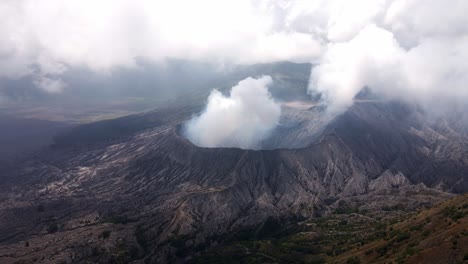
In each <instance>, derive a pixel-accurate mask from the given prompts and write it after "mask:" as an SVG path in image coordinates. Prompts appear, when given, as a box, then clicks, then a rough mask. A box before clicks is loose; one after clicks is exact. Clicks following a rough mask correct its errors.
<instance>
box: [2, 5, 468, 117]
mask: <svg viewBox="0 0 468 264" xmlns="http://www.w3.org/2000/svg"><path fill="white" fill-rule="evenodd" d="M466 10H468V1H466V0H450V1H447V0H355V1H349V0H306V1H301V0H297V1H289V0H288V1H286V0H258V1H254V0H236V1H222V0H199V1H189V0H171V1H167V0H166V1H159V0H142V1H131V0H100V1H91V0H66V1H65V0H41V1H37V0H2V1H0V38H1V41H0V79H2V78H3V79H13V80H14V79H19V78H24V77H28V78H31V80H32V83H33V85H34V86H35V87H36V88H37V89H39V90H41V91H44V92H46V93H52V94H54V93H56V94H59V93H61V92H63V91H64V89H67V83H66V81H64V79H63V78H62V76H63V75H64V74H66V73H67V71H69V70H70V69H73V68H86V69H89V70H90V71H92V72H94V73H97V74H102V75H105V74H108V73H109V72H111V71H112V70H113V69H115V68H119V69H122V68H124V69H125V68H128V69H132V68H135V67H138V63H137V61H138V60H139V59H144V60H147V61H152V62H156V63H164V61H165V60H167V59H168V58H175V59H184V60H194V61H203V62H210V63H214V64H219V65H224V64H255V63H268V62H275V61H284V60H289V61H293V62H310V63H312V64H313V65H314V67H313V68H312V71H311V75H310V80H309V87H308V92H309V93H310V94H321V95H322V96H321V98H322V100H323V102H324V103H325V104H326V105H327V109H328V110H329V111H330V112H332V113H340V112H342V111H344V110H346V109H347V108H348V107H349V106H351V105H352V103H353V98H354V96H355V95H356V94H357V93H358V92H359V91H360V90H361V89H362V87H364V86H367V87H369V88H370V89H371V90H373V91H374V92H375V93H377V94H381V95H384V96H387V97H389V98H396V99H402V100H407V101H411V102H416V103H419V104H421V105H424V106H427V107H432V108H440V107H443V106H447V105H452V106H453V105H455V106H462V107H463V105H465V104H466V102H467V101H468V88H467V87H466V84H467V83H468V82H467V81H468V16H467V15H466ZM252 77H255V76H252ZM97 89H98V88H97ZM0 99H1V98H0Z"/></svg>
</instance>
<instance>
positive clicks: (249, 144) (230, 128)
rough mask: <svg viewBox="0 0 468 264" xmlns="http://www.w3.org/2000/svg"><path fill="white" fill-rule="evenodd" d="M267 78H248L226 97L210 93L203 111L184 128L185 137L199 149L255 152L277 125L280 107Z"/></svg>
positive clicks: (269, 79)
mask: <svg viewBox="0 0 468 264" xmlns="http://www.w3.org/2000/svg"><path fill="white" fill-rule="evenodd" d="M271 83H272V78H271V77H270V76H262V77H260V78H258V79H254V78H251V77H249V78H247V79H244V80H242V81H240V82H239V83H238V84H237V85H236V86H234V87H232V89H231V91H230V94H229V96H224V95H223V94H222V93H221V92H219V91H218V90H213V91H212V92H211V94H210V95H209V97H208V102H207V105H206V108H205V110H204V111H203V112H202V113H201V114H200V115H199V116H196V117H194V118H193V119H191V120H190V121H188V122H187V123H186V124H185V127H184V134H185V135H186V137H187V138H188V139H189V140H190V141H192V142H193V143H194V144H196V145H198V146H201V147H211V148H212V147H237V148H243V149H257V148H259V147H260V143H261V141H262V140H263V139H265V138H266V137H267V136H268V135H269V134H270V132H271V131H272V130H273V129H274V128H275V127H276V126H277V125H278V122H279V118H280V115H281V107H280V105H279V104H278V103H276V102H275V101H274V100H273V98H272V97H271V95H270V93H269V92H268V85H270V84H271Z"/></svg>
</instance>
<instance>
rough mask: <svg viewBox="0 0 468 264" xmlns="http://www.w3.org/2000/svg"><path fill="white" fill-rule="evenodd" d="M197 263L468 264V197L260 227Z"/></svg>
mask: <svg viewBox="0 0 468 264" xmlns="http://www.w3.org/2000/svg"><path fill="white" fill-rule="evenodd" d="M274 230H281V231H279V232H277V231H274ZM193 262H194V263H221V262H222V263H468V195H464V196H458V197H455V198H453V199H451V200H449V201H446V202H444V203H442V204H440V205H438V206H435V207H433V208H431V209H426V210H423V211H421V212H419V213H415V212H403V211H392V212H387V215H386V216H383V217H382V216H381V215H380V216H376V215H375V214H373V213H372V212H371V213H368V212H359V213H356V212H342V213H341V214H335V215H331V216H327V217H322V218H316V219H312V220H309V221H306V222H303V223H301V224H300V225H298V226H295V227H287V228H285V227H284V226H283V227H281V228H278V225H276V226H275V225H273V226H272V225H270V226H269V228H265V227H260V228H259V229H257V230H253V231H252V232H251V234H250V236H240V237H237V238H236V239H233V240H232V241H231V242H229V243H227V244H224V245H221V246H218V247H215V248H212V249H210V250H208V251H206V252H205V253H203V254H201V255H198V256H196V257H195V258H194V259H193Z"/></svg>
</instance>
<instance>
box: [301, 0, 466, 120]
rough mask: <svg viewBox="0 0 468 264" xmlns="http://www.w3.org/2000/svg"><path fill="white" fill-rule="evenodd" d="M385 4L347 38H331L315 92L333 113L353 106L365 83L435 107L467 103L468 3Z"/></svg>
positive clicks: (413, 0)
mask: <svg viewBox="0 0 468 264" xmlns="http://www.w3.org/2000/svg"><path fill="white" fill-rule="evenodd" d="M379 6H380V8H383V9H382V10H379V11H375V10H374V11H372V12H369V13H368V14H367V16H366V15H365V16H364V17H368V18H371V19H370V20H369V21H367V22H366V23H362V24H359V23H358V25H359V26H358V27H357V28H360V30H359V31H358V32H354V31H355V29H356V28H354V27H353V28H349V29H346V28H345V30H344V31H340V32H341V33H342V34H341V35H343V36H345V37H343V38H331V39H330V42H329V43H328V45H327V47H326V48H325V49H324V53H323V55H322V56H321V58H320V60H319V62H318V66H317V67H315V68H314V69H313V70H312V73H311V79H310V85H309V91H310V92H311V93H317V92H318V93H321V94H322V95H323V98H324V101H325V102H326V103H327V105H328V109H329V110H330V111H331V112H333V113H337V112H340V111H343V110H345V109H346V108H347V107H349V106H350V105H351V104H352V102H353V97H354V96H355V95H356V94H357V93H358V92H359V91H360V89H361V88H363V87H364V86H368V87H370V88H371V89H372V90H373V91H374V92H376V93H379V94H382V95H386V96H388V97H390V98H398V99H403V100H408V101H411V102H417V103H420V104H421V105H423V106H427V107H430V108H438V107H442V106H453V105H455V104H458V105H459V104H466V103H464V102H466V101H467V100H468V86H467V84H468V82H467V81H468V63H467V61H468V26H467V25H468V19H467V17H466V16H465V15H464V14H463V11H461V10H468V2H466V1H453V2H450V3H448V2H446V1H441V0H431V1H420V0H408V1H400V0H397V1H389V2H388V3H385V4H382V5H379ZM371 10H372V9H371ZM373 14H379V15H377V16H374V15H373ZM339 19H340V18H339ZM344 19H345V20H346V18H344ZM341 22H342V21H341ZM330 32H332V31H329V34H330Z"/></svg>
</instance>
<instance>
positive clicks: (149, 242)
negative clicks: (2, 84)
mask: <svg viewBox="0 0 468 264" xmlns="http://www.w3.org/2000/svg"><path fill="white" fill-rule="evenodd" d="M285 107H286V108H287V107H289V108H287V109H286V110H285V111H284V113H285V117H284V118H283V119H282V121H281V122H282V124H281V126H280V127H279V129H278V131H276V133H277V134H274V135H272V137H271V138H270V139H268V140H267V141H266V142H264V143H265V146H266V148H270V149H266V150H243V149H235V148H200V147H197V146H195V145H193V144H192V143H191V142H189V141H188V140H186V139H185V138H183V137H182V136H180V135H179V134H178V129H179V126H180V124H181V123H182V122H183V121H184V120H187V119H188V118H189V117H190V115H191V113H193V112H192V111H191V109H187V110H186V111H185V112H184V111H182V112H181V111H180V110H179V111H177V110H174V109H169V110H167V111H166V112H163V113H161V112H157V113H156V112H154V113H148V114H146V115H149V116H146V117H144V116H143V117H140V118H141V120H143V122H144V120H153V121H154V126H153V127H151V128H147V129H146V130H144V131H143V132H138V133H136V134H134V135H133V136H128V137H125V138H117V139H115V138H114V139H112V140H109V141H106V142H101V144H94V143H93V144H88V145H86V144H85V145H84V146H70V145H65V146H60V145H57V146H55V148H52V149H50V150H48V151H46V152H44V153H43V154H42V155H41V156H39V157H36V159H35V160H32V161H30V162H29V163H28V164H27V169H25V170H24V171H23V172H22V174H21V175H18V179H17V181H16V182H15V183H12V184H11V185H9V188H10V190H9V191H7V192H3V193H2V194H0V195H1V196H0V201H1V202H0V212H1V214H0V242H1V243H2V245H3V246H0V253H1V252H2V247H3V249H4V248H5V247H8V245H10V244H15V243H21V241H23V240H26V239H29V238H31V237H32V236H35V237H37V236H44V234H45V233H46V230H48V227H50V223H59V227H58V229H59V230H58V231H59V232H58V233H56V234H55V235H54V236H55V237H58V238H57V239H59V238H60V234H61V233H64V234H65V233H66V234H68V236H69V234H70V233H69V232H70V231H71V230H74V229H77V230H79V229H80V228H81V229H84V230H86V231H87V232H88V231H89V232H91V231H90V227H89V226H90V225H91V226H96V228H97V229H96V230H102V228H101V227H102V225H103V223H107V222H108V221H107V220H106V219H115V217H120V218H118V219H125V221H122V220H119V221H117V223H115V224H116V225H115V226H113V227H112V228H114V229H113V230H114V231H115V233H117V234H118V235H119V236H121V239H122V241H124V242H125V243H130V244H132V243H135V241H138V243H139V245H140V246H139V247H141V248H144V249H140V250H144V251H145V253H144V254H143V253H141V254H143V255H141V254H140V255H141V256H144V257H146V258H147V259H150V260H152V261H162V257H164V256H166V255H171V254H172V253H171V251H170V250H171V247H169V246H168V244H167V242H168V241H174V240H177V239H180V238H181V237H182V238H184V241H185V244H186V245H187V244H191V245H199V244H202V243H204V242H206V241H214V240H216V237H218V236H219V235H222V234H230V233H235V232H237V231H239V230H242V229H243V228H246V227H250V226H255V225H257V224H260V223H262V222H264V221H265V220H266V219H268V218H269V217H274V218H287V219H291V218H297V219H304V218H309V217H314V216H318V215H322V214H325V213H327V212H329V211H330V210H332V209H333V208H334V207H335V206H336V204H337V201H338V200H347V199H348V200H349V199H351V198H353V197H357V198H356V199H358V198H359V199H363V200H364V201H371V202H372V208H374V209H375V208H379V207H382V206H386V205H388V203H389V201H392V203H397V202H398V201H401V200H402V199H409V200H408V201H411V206H414V207H415V208H416V207H417V206H418V205H419V204H426V203H434V202H437V201H440V199H442V198H446V197H448V196H450V195H449V194H447V193H445V192H466V191H467V190H468V186H467V181H466V175H467V174H468V158H467V157H468V141H467V137H466V130H463V129H464V128H463V126H460V124H458V123H457V124H454V123H452V122H451V121H449V120H445V119H443V120H438V121H437V122H430V121H428V119H427V118H426V116H425V114H424V113H422V112H421V111H419V110H418V109H417V108H415V107H411V106H408V105H405V104H402V103H398V102H387V101H361V102H357V103H355V105H354V106H353V107H351V108H350V109H349V110H348V111H347V112H345V113H343V114H342V115H340V116H338V117H336V118H334V119H333V120H328V121H325V120H321V119H320V116H321V115H320V111H321V110H320V109H319V108H318V107H317V106H314V105H311V106H310V107H306V108H305V109H304V108H301V109H300V107H299V108H298V107H297V106H293V107H291V106H285ZM298 109H300V110H298ZM151 116H154V118H150V117H151ZM121 120H128V118H126V119H121ZM169 120H170V121H169ZM114 122H119V121H114ZM125 122H126V121H125ZM462 128H463V129H462ZM93 129H94V128H93ZM83 133H84V134H86V130H84V131H83V132H82V133H80V135H81V134H83ZM268 146H269V147H268ZM394 191H395V192H394ZM400 192H403V193H404V194H403V195H401V193H400ZM410 193H416V195H417V197H418V199H411V198H407V197H410V196H411V195H410ZM375 197H379V199H375V200H374V198H375ZM388 197H392V199H388ZM330 199H332V200H331V201H330ZM38 208H43V209H42V210H38ZM44 208H45V209H44ZM38 211H42V212H38ZM113 222H116V221H113ZM122 222H125V224H126V225H125V227H122V229H118V228H119V224H122ZM33 223H34V224H33ZM132 228H133V229H134V230H135V237H136V238H135V237H133V236H130V237H129V235H128V234H129V231H128V230H129V229H132ZM118 230H121V231H118ZM141 230H143V231H141ZM114 231H113V232H114ZM130 233H131V232H130ZM140 233H142V234H140ZM143 238H144V239H143ZM44 239H46V238H44ZM141 241H144V242H141ZM81 242H83V241H81ZM124 242H122V243H124ZM74 243H77V242H74ZM86 243H88V242H86ZM93 243H97V242H96V241H94V242H93V241H91V242H89V245H94V244H93ZM64 250H67V251H70V252H74V253H73V254H78V255H80V256H83V254H84V253H83V252H81V253H77V252H76V251H74V249H73V247H70V246H69V245H65V249H64ZM137 255H138V254H137ZM140 255H138V256H140ZM1 258H2V256H1V254H0V260H1ZM10 258H11V257H10ZM60 258H62V259H63V257H60ZM12 259H15V258H14V257H13V258H12Z"/></svg>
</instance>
